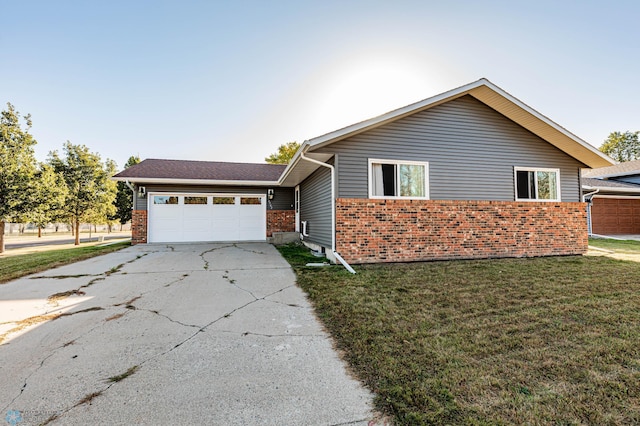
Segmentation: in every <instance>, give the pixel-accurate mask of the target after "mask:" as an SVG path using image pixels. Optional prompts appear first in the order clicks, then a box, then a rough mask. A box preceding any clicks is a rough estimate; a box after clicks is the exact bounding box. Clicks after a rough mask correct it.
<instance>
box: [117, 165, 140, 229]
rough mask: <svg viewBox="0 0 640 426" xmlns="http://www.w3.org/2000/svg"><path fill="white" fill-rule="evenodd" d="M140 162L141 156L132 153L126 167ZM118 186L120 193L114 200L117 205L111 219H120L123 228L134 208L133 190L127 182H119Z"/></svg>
mask: <svg viewBox="0 0 640 426" xmlns="http://www.w3.org/2000/svg"><path fill="white" fill-rule="evenodd" d="M139 162H140V157H137V156H135V155H132V156H131V157H129V159H128V160H127V162H126V163H125V165H124V168H125V169H128V168H129V167H131V166H135V165H136V164H138V163H139ZM117 186H118V193H117V194H116V199H115V201H114V202H113V204H114V205H115V207H116V213H115V215H113V216H112V217H111V219H114V220H118V221H119V222H120V230H122V225H124V224H125V223H127V222H129V221H130V220H131V211H132V210H133V194H131V190H130V189H129V187H128V186H127V184H126V183H124V182H118V183H117Z"/></svg>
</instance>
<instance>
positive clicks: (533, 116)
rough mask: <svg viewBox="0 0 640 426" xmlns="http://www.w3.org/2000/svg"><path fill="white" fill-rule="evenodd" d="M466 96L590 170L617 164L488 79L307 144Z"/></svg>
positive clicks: (325, 141)
mask: <svg viewBox="0 0 640 426" xmlns="http://www.w3.org/2000/svg"><path fill="white" fill-rule="evenodd" d="M465 95H470V96H473V97H474V98H476V99H477V100H479V101H480V102H482V103H484V104H485V105H487V106H489V107H490V108H492V109H494V110H496V111H497V112H499V113H500V114H502V115H504V116H505V117H507V118H509V119H510V120H512V121H514V122H515V123H517V124H519V125H520V126H522V127H524V128H525V129H527V130H529V131H530V132H531V133H534V134H535V135H537V136H539V137H540V138H542V139H544V140H546V141H547V142H549V143H550V144H552V145H553V146H555V147H556V148H558V149H560V150H561V151H563V152H565V153H567V154H568V155H570V156H572V157H573V158H575V159H577V160H578V161H580V162H581V163H583V164H585V165H586V166H588V167H591V168H596V167H605V166H611V165H613V164H615V163H614V161H613V160H611V159H610V158H609V157H608V156H607V155H605V154H603V153H602V152H600V151H598V150H597V149H596V148H595V147H593V146H592V145H590V144H589V143H587V142H585V141H583V140H582V139H580V138H579V137H577V136H575V135H574V134H572V133H570V132H569V131H568V130H566V129H565V128H563V127H561V126H560V125H558V124H556V123H554V122H553V121H551V120H550V119H548V118H547V117H545V116H544V115H542V114H540V113H539V112H537V111H535V110H534V109H532V108H531V107H529V106H528V105H526V104H524V103H523V102H521V101H520V100H518V99H517V98H515V97H513V96H511V95H510V94H509V93H507V92H505V91H504V90H502V89H501V88H499V87H498V86H496V85H494V84H493V83H491V82H490V81H489V80H487V79H484V78H483V79H480V80H478V81H475V82H473V83H469V84H467V85H464V86H461V87H458V88H457V89H453V90H450V91H448V92H445V93H442V94H440V95H437V96H433V97H431V98H428V99H425V100H423V101H420V102H416V103H414V104H411V105H407V106H406V107H403V108H399V109H397V110H394V111H391V112H388V113H386V114H383V115H380V116H378V117H375V118H372V119H370V120H366V121H362V122H360V123H356V124H353V125H351V126H348V127H345V128H343V129H340V130H336V131H334V132H331V133H327V134H325V135H322V136H319V137H317V138H313V139H310V140H309V141H307V142H306V143H308V145H309V152H313V151H314V150H316V149H319V148H321V147H323V146H326V145H329V144H331V143H334V142H338V141H340V140H342V139H345V138H348V137H351V136H354V135H357V134H358V133H362V132H364V131H367V130H371V129H373V128H375V127H379V126H382V125H384V124H387V123H390V122H392V121H395V120H398V119H400V118H403V117H406V116H409V115H412V114H415V113H417V112H420V111H423V110H426V109H429V108H433V107H434V106H437V105H440V104H442V103H444V102H448V101H451V100H454V99H456V98H459V97H462V96H465Z"/></svg>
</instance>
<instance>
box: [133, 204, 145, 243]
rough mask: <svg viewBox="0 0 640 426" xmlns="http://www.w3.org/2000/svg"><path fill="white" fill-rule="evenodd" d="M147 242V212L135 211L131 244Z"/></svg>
mask: <svg viewBox="0 0 640 426" xmlns="http://www.w3.org/2000/svg"><path fill="white" fill-rule="evenodd" d="M146 242H147V211H146V210H134V211H133V212H132V213H131V244H145V243H146Z"/></svg>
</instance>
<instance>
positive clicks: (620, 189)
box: [580, 178, 640, 196]
mask: <svg viewBox="0 0 640 426" xmlns="http://www.w3.org/2000/svg"><path fill="white" fill-rule="evenodd" d="M580 182H581V183H582V192H585V191H594V190H596V189H597V190H598V191H600V192H599V193H600V194H607V193H608V194H616V195H625V194H627V195H633V196H639V195H640V185H636V184H633V183H627V182H618V181H615V180H603V179H594V178H582V179H580Z"/></svg>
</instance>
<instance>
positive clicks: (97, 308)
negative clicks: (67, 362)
mask: <svg viewBox="0 0 640 426" xmlns="http://www.w3.org/2000/svg"><path fill="white" fill-rule="evenodd" d="M141 257H142V256H139V257H137V258H136V259H133V260H132V261H129V262H127V263H132V262H134V261H136V260H138V259H139V258H141ZM188 276H189V275H188V274H185V275H183V276H181V277H180V278H178V279H176V280H173V281H171V282H170V283H168V284H166V285H165V287H167V286H169V285H172V284H175V283H178V282H180V281H182V280H184V279H185V278H186V277H188ZM105 278H106V277H105ZM103 279H104V278H103ZM80 288H82V287H80ZM154 290H155V289H153V290H149V291H146V292H143V293H141V294H140V295H139V296H137V297H134V298H132V299H130V300H128V301H126V302H123V303H118V304H114V305H111V307H120V306H122V305H123V304H126V305H127V306H130V305H131V303H132V302H134V301H135V300H138V299H139V298H141V297H142V296H144V295H145V294H147V293H150V292H151V291H154ZM96 310H104V308H101V307H92V308H87V309H83V310H80V311H75V312H69V313H62V314H56V316H55V317H53V318H50V319H51V321H54V320H56V319H58V318H61V317H68V316H72V315H75V314H79V313H84V312H90V311H96ZM126 312H127V311H125V313H126ZM149 312H151V311H149ZM158 315H160V316H164V317H165V318H167V319H169V320H170V321H173V322H176V323H179V324H181V323H180V322H179V321H174V320H172V319H171V318H169V317H167V316H165V315H162V314H159V313H158ZM104 322H106V321H100V322H99V323H98V324H96V325H95V326H94V327H92V328H91V329H89V330H87V331H86V332H84V333H82V334H81V335H80V336H76V337H74V338H72V339H71V341H70V342H76V341H77V340H78V339H82V338H83V337H86V336H88V335H89V334H91V333H93V332H94V331H95V330H97V329H98V328H100V327H103V326H104ZM182 325H183V326H185V327H189V326H190V325H188V324H182ZM195 327H198V326H195ZM12 330H14V329H12ZM12 330H9V332H11V331H12ZM9 332H8V333H9ZM8 333H5V334H8ZM67 346H69V342H67V343H64V344H63V345H61V346H58V347H56V348H54V349H53V350H52V351H51V353H50V354H49V355H47V356H45V357H44V358H43V359H42V360H41V361H40V364H39V366H38V367H36V368H35V369H34V370H33V371H32V372H31V373H30V374H29V375H27V376H26V377H25V378H24V380H23V384H22V387H21V388H20V392H19V393H18V394H17V395H16V396H15V397H14V398H13V399H12V400H11V402H10V403H9V404H8V405H7V406H5V407H4V408H3V409H2V411H3V412H4V411H6V410H7V408H8V407H10V406H11V405H12V404H14V403H15V401H17V400H18V399H19V398H20V397H21V396H22V394H23V393H24V390H25V389H26V388H27V385H28V382H29V379H30V378H31V377H32V376H33V375H34V374H36V373H37V372H38V371H40V369H41V368H42V367H43V366H44V364H45V362H46V361H47V360H48V359H49V358H51V357H52V356H54V355H55V354H56V353H57V352H58V351H59V350H60V349H63V348H66V347H67ZM114 384H115V383H111V384H110V385H109V386H108V387H107V388H106V389H103V391H105V390H107V389H109V388H110V387H111V386H113V385H114ZM72 408H74V407H71V408H69V409H67V410H63V411H62V414H64V413H66V412H68V411H69V410H71V409H72Z"/></svg>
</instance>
